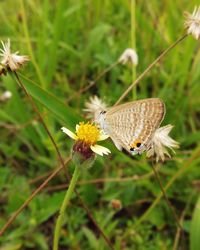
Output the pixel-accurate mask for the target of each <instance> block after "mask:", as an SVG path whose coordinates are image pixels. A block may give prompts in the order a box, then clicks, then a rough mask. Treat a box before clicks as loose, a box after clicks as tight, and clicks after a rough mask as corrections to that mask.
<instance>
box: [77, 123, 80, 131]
mask: <svg viewBox="0 0 200 250" xmlns="http://www.w3.org/2000/svg"><path fill="white" fill-rule="evenodd" d="M79 127H80V125H79V124H76V132H77V131H78V129H79Z"/></svg>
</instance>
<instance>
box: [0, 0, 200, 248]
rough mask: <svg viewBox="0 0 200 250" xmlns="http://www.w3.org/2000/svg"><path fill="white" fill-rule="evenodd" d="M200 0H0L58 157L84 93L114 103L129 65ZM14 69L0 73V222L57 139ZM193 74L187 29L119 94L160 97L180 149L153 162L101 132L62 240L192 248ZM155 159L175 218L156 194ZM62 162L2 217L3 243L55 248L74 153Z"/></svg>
mask: <svg viewBox="0 0 200 250" xmlns="http://www.w3.org/2000/svg"><path fill="white" fill-rule="evenodd" d="M197 4H198V1H197V0H191V1H186V0H177V1H172V0H168V1H157V0H151V1H146V0H140V1H137V2H136V3H135V8H131V1H129V0H118V1H115V0H110V1H106V0H95V1H92V0H76V1H72V0H68V1H66V0H57V1H50V0H44V1H37V0H29V1H24V0H16V1H11V0H7V1H1V2H0V18H1V26H0V38H1V40H2V41H4V42H5V41H7V39H8V38H10V40H11V46H12V51H14V52H15V51H20V54H25V55H28V56H29V57H30V62H28V63H27V65H26V66H25V67H23V68H22V69H21V70H20V71H19V72H18V76H19V78H20V80H21V83H22V84H23V85H24V86H25V88H26V89H27V92H28V93H29V94H30V95H31V96H32V97H33V100H34V102H35V103H36V105H37V107H38V109H39V112H40V114H41V116H42V118H43V119H44V122H45V124H46V125H47V128H48V129H49V131H50V133H51V135H52V136H53V138H54V140H55V141H56V144H57V146H58V149H59V151H60V153H61V155H62V157H63V159H64V160H66V159H68V157H69V156H70V154H71V148H72V145H73V141H72V140H70V139H69V138H67V137H66V135H64V134H63V133H62V131H61V127H63V126H66V127H67V128H69V129H71V130H72V131H74V130H75V125H76V124H77V123H78V122H79V121H83V120H86V116H85V113H84V112H83V108H84V104H85V102H86V101H88V99H89V98H90V97H91V96H94V95H98V96H99V97H101V99H102V100H104V101H105V102H106V103H108V104H109V105H110V106H112V105H113V104H114V103H115V102H116V101H117V100H118V98H119V97H120V96H121V95H122V94H123V93H124V91H125V90H126V89H127V88H128V87H129V86H130V84H131V83H132V82H133V80H135V79H136V76H139V75H140V74H141V73H142V72H143V71H144V70H145V69H146V68H147V67H148V65H149V64H150V63H152V62H153V61H154V60H155V59H156V58H157V57H158V56H159V55H160V54H161V53H162V52H163V51H164V50H165V49H167V48H168V47H169V46H170V45H171V44H173V43H174V42H175V41H176V40H177V39H179V38H180V37H181V36H183V35H184V34H185V32H186V31H185V29H184V16H183V13H184V11H189V12H192V11H193V8H194V6H195V5H197ZM132 7H134V1H132ZM131 18H132V19H131ZM131 20H132V26H131ZM134 22H135V26H134V25H133V23H134ZM132 46H136V47H135V49H136V51H137V54H138V57H139V62H138V65H137V67H136V68H134V69H132V66H131V65H127V64H126V65H121V64H117V63H116V61H117V60H118V58H119V57H120V55H121V54H122V53H123V51H124V50H125V49H126V48H129V47H132ZM113 64H115V66H113V67H112V69H111V70H109V71H108V72H107V73H106V74H104V75H103V76H102V77H101V78H99V79H98V81H96V82H95V84H94V85H93V86H92V87H91V88H88V89H87V90H86V91H83V92H82V93H81V90H83V89H84V88H85V87H88V86H89V85H90V84H91V81H93V80H95V79H96V78H97V76H99V74H101V73H102V72H103V71H104V70H105V69H107V68H109V67H110V66H111V65H113ZM15 76H16V75H15V74H14V73H9V74H7V75H6V76H3V75H1V78H0V91H1V92H0V93H1V94H2V93H3V92H4V91H6V90H8V91H10V92H11V93H12V97H11V98H10V99H8V100H6V101H5V100H4V101H3V100H1V102H0V106H1V109H0V135H1V142H0V191H1V195H0V204H1V205H0V228H3V226H4V225H5V224H6V222H7V221H8V219H9V218H10V217H11V216H12V215H13V213H14V212H15V211H16V210H17V209H18V208H19V207H20V206H21V205H22V204H23V203H24V202H25V201H26V200H27V198H28V197H29V196H30V195H31V193H32V192H33V191H34V190H35V189H36V188H37V187H38V186H39V185H40V184H41V183H43V182H44V181H45V180H46V179H47V177H48V176H49V175H50V174H51V173H52V172H53V171H55V169H57V168H58V167H59V166H60V160H59V159H58V156H57V152H56V150H55V147H54V145H53V144H52V141H51V139H50V137H49V135H48V134H47V132H46V130H45V129H44V127H43V126H42V124H41V122H40V119H39V118H38V113H36V112H35V110H34V109H33V106H32V105H31V103H30V101H29V99H28V98H27V96H26V95H25V93H24V91H23V89H22V88H21V87H20V85H19V84H18V83H19V81H16V77H15ZM199 81H200V50H199V41H197V40H195V39H194V38H193V37H192V36H187V37H186V38H185V39H184V40H183V41H182V42H180V43H179V44H178V45H177V46H175V47H174V48H173V49H172V50H171V51H170V52H169V53H168V54H167V55H165V56H164V57H163V58H162V60H160V61H159V62H158V63H157V64H156V65H155V66H154V67H153V68H152V69H151V70H150V71H149V72H148V73H147V74H146V76H145V77H144V78H143V79H142V80H141V81H140V82H139V84H138V85H137V87H136V88H134V90H133V91H131V92H130V93H129V95H128V96H127V97H126V98H125V100H123V101H124V102H125V101H128V100H129V101H130V100H133V99H135V98H137V99H142V98H148V97H160V98H161V99H163V101H164V102H165V104H166V116H165V119H164V121H163V123H162V125H165V124H173V125H174V128H173V130H172V133H171V136H172V137H173V138H174V139H175V140H177V141H178V142H180V149H178V150H176V154H172V158H171V159H170V158H167V159H166V161H165V162H158V163H154V161H152V160H149V159H147V158H146V156H145V154H143V155H141V156H134V157H130V156H129V155H128V154H126V153H124V152H120V151H118V150H117V149H116V148H115V146H114V145H113V143H112V142H111V141H107V142H105V143H103V142H102V145H105V146H106V147H108V148H109V149H110V150H111V152H112V153H111V154H110V155H109V156H105V157H101V156H97V159H96V161H95V162H94V164H93V167H92V168H89V169H87V170H84V171H81V173H80V176H79V179H78V182H77V185H76V190H77V192H78V194H79V195H78V196H79V197H81V199H80V198H78V196H77V193H75V192H74V193H73V196H72V198H71V201H70V203H69V205H68V207H67V210H66V212H65V217H64V221H63V226H62V230H61V237H60V241H59V244H60V248H59V249H60V250H61V249H74V250H75V249H76V250H78V249H81V250H86V249H87V250H88V249H96V250H105V249H112V248H113V249H116V250H119V249H124V250H129V249H130V250H146V249H148V250H155V249H156V250H157V249H159V250H160V249H162V250H164V249H173V250H175V249H177V250H178V249H181V250H182V249H191V250H197V249H199V245H200V239H199V235H200V226H199V225H200V211H199V205H198V204H199V202H200V197H199V184H200V181H199V178H200V171H199V167H200V145H199V140H200V130H199V129H200V123H199V120H198V117H199V114H200V108H199V107H200V98H199V93H200V84H199ZM17 82H18V83H17ZM1 94H0V95H1ZM152 165H153V166H154V167H156V169H157V171H158V173H159V178H160V180H161V183H162V186H163V187H164V189H165V191H166V195H167V197H168V199H169V201H170V203H171V206H172V207H173V209H174V211H175V212H176V214H177V216H178V218H179V221H180V223H181V225H182V230H180V228H179V227H178V226H177V223H176V220H175V218H174V214H173V213H172V209H171V208H170V206H169V204H168V203H167V202H166V199H164V198H163V194H162V191H161V188H160V186H159V183H158V181H157V178H156V177H155V175H154V171H153V169H152ZM66 166H67V168H66V169H64V171H63V170H62V171H58V172H59V173H58V174H57V175H55V176H54V178H52V180H51V181H50V182H49V183H48V185H46V186H45V187H44V188H43V189H42V190H41V192H40V193H38V194H37V195H36V196H35V197H34V198H33V199H32V201H31V202H30V203H29V204H28V205H27V207H26V208H24V209H23V210H22V211H21V212H20V213H19V215H18V216H17V217H16V219H15V220H14V221H13V222H12V224H10V225H9V227H8V228H6V230H5V232H4V233H3V234H2V235H1V237H0V249H1V250H18V249H41V250H47V249H52V244H53V235H54V229H55V224H56V219H57V216H58V211H59V209H60V207H61V204H62V201H63V199H64V196H65V193H66V190H67V186H68V181H67V179H66V173H67V172H68V173H69V175H70V176H72V174H73V172H74V164H73V163H72V162H69V163H68V164H66ZM61 169H62V166H61ZM86 207H87V208H88V209H89V211H88V210H87V209H86ZM195 207H196V209H195ZM94 221H95V222H94ZM99 229H101V230H102V231H100V230H99ZM103 234H105V236H106V238H107V240H108V241H109V243H108V242H107V241H106V240H105V237H104V236H103ZM109 244H111V245H112V247H111V246H110V245H109Z"/></svg>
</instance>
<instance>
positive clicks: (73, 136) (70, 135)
mask: <svg viewBox="0 0 200 250" xmlns="http://www.w3.org/2000/svg"><path fill="white" fill-rule="evenodd" d="M61 130H62V131H63V132H64V133H65V134H67V135H68V136H69V137H70V138H72V139H74V140H76V139H77V136H76V135H75V134H74V133H73V132H72V131H71V130H69V129H67V128H65V127H62V128H61Z"/></svg>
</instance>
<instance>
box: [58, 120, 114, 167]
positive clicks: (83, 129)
mask: <svg viewBox="0 0 200 250" xmlns="http://www.w3.org/2000/svg"><path fill="white" fill-rule="evenodd" d="M61 129H62V131H63V132H64V133H65V134H67V135H68V136H69V137H70V138H72V139H74V140H75V144H74V146H73V155H75V156H78V161H79V162H81V163H82V162H84V161H86V160H88V159H90V158H94V155H95V154H94V153H96V154H99V155H101V156H103V155H104V154H105V155H108V154H109V153H110V150H109V149H107V148H105V147H103V146H100V145H97V141H102V140H106V139H107V138H108V136H107V135H105V134H104V133H103V131H102V130H99V129H98V127H97V126H96V125H95V124H92V123H84V122H81V123H79V125H76V132H75V133H73V132H72V131H70V130H69V129H67V128H65V127H62V128H61Z"/></svg>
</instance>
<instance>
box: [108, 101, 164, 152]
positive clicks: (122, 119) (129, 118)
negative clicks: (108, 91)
mask: <svg viewBox="0 0 200 250" xmlns="http://www.w3.org/2000/svg"><path fill="white" fill-rule="evenodd" d="M164 115H165V105H164V103H163V102H162V100H160V99H159V98H149V99H143V100H138V101H134V102H129V103H125V104H122V105H119V106H116V107H113V108H111V109H109V110H108V111H107V113H106V117H105V122H106V126H107V127H108V128H109V135H110V137H111V139H112V140H113V141H114V143H115V144H116V146H117V147H118V149H121V148H122V147H123V148H125V149H126V150H128V151H130V145H132V144H133V143H134V142H135V141H137V140H139V141H141V142H142V145H143V146H144V147H145V146H147V145H148V143H149V141H150V139H151V137H152V136H153V134H154V132H155V130H156V129H157V128H158V127H159V125H160V123H161V122H162V120H163V117H164Z"/></svg>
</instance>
